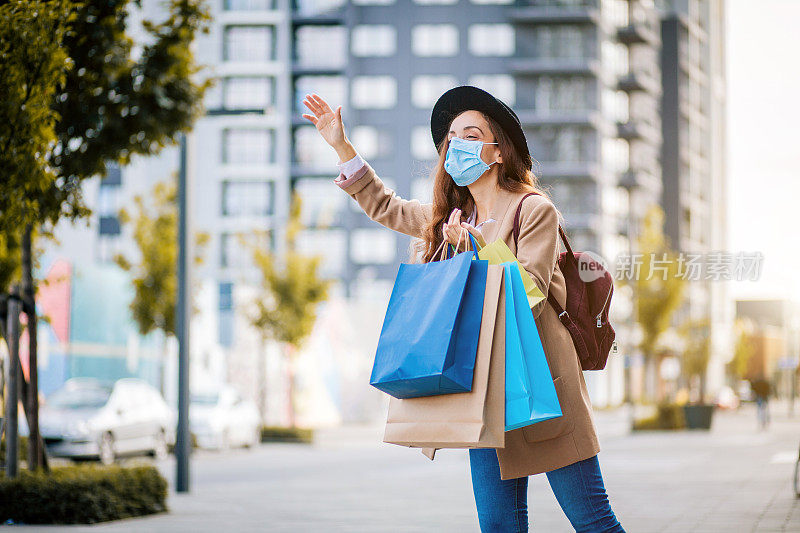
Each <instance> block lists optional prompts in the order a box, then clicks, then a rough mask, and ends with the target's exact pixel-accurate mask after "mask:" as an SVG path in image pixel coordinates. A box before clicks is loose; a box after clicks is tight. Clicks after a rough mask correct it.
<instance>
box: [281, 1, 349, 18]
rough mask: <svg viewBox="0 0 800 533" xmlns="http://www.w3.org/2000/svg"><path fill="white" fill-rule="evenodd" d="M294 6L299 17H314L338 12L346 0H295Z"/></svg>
mask: <svg viewBox="0 0 800 533" xmlns="http://www.w3.org/2000/svg"><path fill="white" fill-rule="evenodd" d="M293 4H294V8H295V10H296V11H297V14H298V15H303V16H314V15H322V14H325V13H330V12H333V11H336V10H337V9H339V8H340V7H342V5H343V4H344V0H295V1H294V2H293Z"/></svg>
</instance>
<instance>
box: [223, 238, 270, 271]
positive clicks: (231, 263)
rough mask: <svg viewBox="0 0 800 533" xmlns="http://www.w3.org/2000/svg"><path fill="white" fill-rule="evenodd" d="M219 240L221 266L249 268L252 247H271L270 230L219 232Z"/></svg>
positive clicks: (251, 263)
mask: <svg viewBox="0 0 800 533" xmlns="http://www.w3.org/2000/svg"><path fill="white" fill-rule="evenodd" d="M219 240H220V258H219V259H220V261H219V264H220V266H221V267H222V268H232V269H244V268H249V267H251V266H252V265H253V248H256V247H257V248H260V249H262V250H265V249H266V250H272V249H273V242H272V232H271V231H259V232H255V231H250V232H247V233H245V232H235V233H232V232H226V233H220V236H219Z"/></svg>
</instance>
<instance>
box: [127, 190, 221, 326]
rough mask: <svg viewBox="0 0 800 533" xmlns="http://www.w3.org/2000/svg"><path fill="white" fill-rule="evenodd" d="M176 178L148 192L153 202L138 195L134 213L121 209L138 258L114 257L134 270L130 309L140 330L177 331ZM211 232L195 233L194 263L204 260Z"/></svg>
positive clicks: (197, 263)
mask: <svg viewBox="0 0 800 533" xmlns="http://www.w3.org/2000/svg"><path fill="white" fill-rule="evenodd" d="M175 181H176V180H174V179H173V180H172V181H170V182H160V183H157V184H156V185H155V186H154V187H153V190H152V192H151V194H150V195H149V199H151V202H152V203H151V204H148V202H147V200H146V199H145V198H144V197H143V196H141V195H137V196H136V197H135V198H134V199H133V204H134V208H135V213H134V214H133V215H131V214H130V213H129V212H128V210H126V209H122V210H120V213H119V218H120V222H122V223H123V224H131V225H132V228H133V241H134V242H135V243H136V248H137V250H138V252H139V254H138V255H139V257H138V259H137V260H136V262H134V261H132V260H131V259H128V258H126V257H125V256H123V255H122V254H117V255H116V256H115V257H114V261H115V262H116V263H117V264H118V265H119V266H120V267H121V268H123V269H124V270H126V271H128V272H131V273H132V274H133V287H134V297H133V300H132V301H131V303H130V309H131V313H132V314H133V319H134V321H135V322H136V324H137V326H138V328H139V333H141V334H142V335H146V334H148V333H150V332H151V331H154V330H161V331H163V332H164V334H165V335H175V333H176V323H175V311H176V307H175V306H176V302H177V299H178V209H177V203H176V195H177V187H176V183H175ZM208 240H209V235H208V234H207V233H198V234H196V236H195V251H196V255H195V257H194V263H195V264H196V265H199V264H201V263H202V261H203V259H202V253H203V250H204V248H205V246H206V245H207V244H208Z"/></svg>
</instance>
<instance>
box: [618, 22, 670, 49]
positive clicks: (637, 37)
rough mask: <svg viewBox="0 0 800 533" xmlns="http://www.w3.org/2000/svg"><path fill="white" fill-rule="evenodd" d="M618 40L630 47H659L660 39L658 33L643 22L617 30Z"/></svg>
mask: <svg viewBox="0 0 800 533" xmlns="http://www.w3.org/2000/svg"><path fill="white" fill-rule="evenodd" d="M617 40H618V41H619V42H621V43H623V44H626V45H628V46H630V45H632V44H651V45H653V46H658V43H659V41H660V38H659V36H658V34H657V33H656V32H654V31H653V30H651V29H650V28H648V27H647V26H646V25H645V24H643V23H641V22H633V23H631V24H628V25H627V26H623V27H621V28H618V29H617Z"/></svg>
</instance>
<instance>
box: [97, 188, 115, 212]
mask: <svg viewBox="0 0 800 533" xmlns="http://www.w3.org/2000/svg"><path fill="white" fill-rule="evenodd" d="M119 191H120V187H119V185H106V184H105V182H102V183H100V187H99V188H98V190H97V214H98V215H100V216H113V217H116V216H117V214H118V213H119V208H120V195H119Z"/></svg>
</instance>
